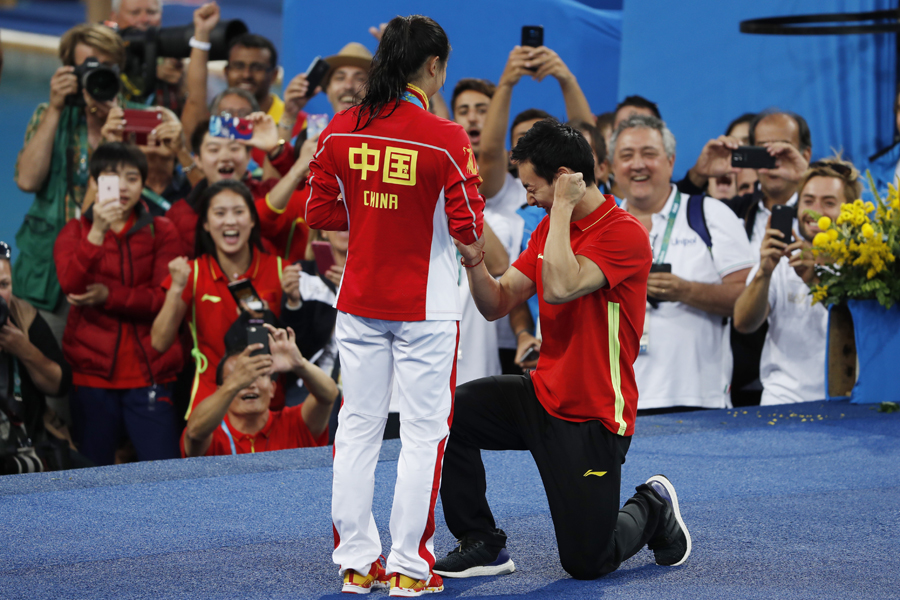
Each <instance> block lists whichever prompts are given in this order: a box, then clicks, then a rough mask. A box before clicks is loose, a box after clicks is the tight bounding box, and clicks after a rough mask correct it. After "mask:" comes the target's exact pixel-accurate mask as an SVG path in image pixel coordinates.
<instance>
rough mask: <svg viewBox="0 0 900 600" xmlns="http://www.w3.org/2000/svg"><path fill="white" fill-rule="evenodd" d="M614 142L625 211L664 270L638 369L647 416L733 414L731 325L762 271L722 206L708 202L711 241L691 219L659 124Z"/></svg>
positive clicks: (653, 290)
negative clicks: (751, 279)
mask: <svg viewBox="0 0 900 600" xmlns="http://www.w3.org/2000/svg"><path fill="white" fill-rule="evenodd" d="M611 141H612V151H613V154H612V156H613V171H614V173H615V176H616V182H617V183H618V185H619V186H620V187H621V189H622V190H623V192H624V195H625V197H624V202H623V203H622V208H624V209H625V210H627V211H628V212H629V213H631V214H632V215H634V216H635V217H637V218H638V220H639V221H640V222H641V223H642V224H643V225H644V227H645V228H646V229H647V231H648V232H649V234H650V244H651V247H652V248H653V258H654V263H655V264H654V265H653V267H652V268H651V271H650V276H649V278H648V280H647V295H648V298H649V301H648V304H647V315H646V317H645V320H644V332H643V336H642V340H641V353H640V355H639V356H638V358H637V360H636V361H635V364H634V372H635V377H636V378H637V383H638V388H639V389H640V390H641V397H640V400H638V409H657V410H660V409H661V410H670V409H672V408H676V407H677V408H684V407H691V408H726V407H730V397H729V393H728V392H729V390H728V383H729V382H730V381H731V368H732V361H731V349H730V348H729V346H728V343H727V336H726V334H727V331H728V329H727V327H728V326H727V320H726V319H725V318H724V317H729V316H731V313H732V311H733V310H734V302H735V300H736V299H737V297H738V296H739V295H740V294H741V291H743V289H744V282H745V281H746V280H747V274H748V273H749V272H750V267H751V266H752V265H753V256H752V254H751V253H750V246H749V243H748V242H747V238H746V236H745V235H744V234H743V232H742V230H741V224H740V221H739V220H738V219H737V217H735V215H734V213H733V212H732V211H731V210H730V209H729V208H728V207H727V206H725V205H724V204H722V203H721V202H719V201H718V200H710V199H708V198H703V197H700V198H698V200H699V201H701V205H700V210H701V211H702V214H703V219H702V221H703V222H704V223H705V224H706V226H707V230H706V236H708V239H704V235H701V233H700V232H698V231H697V230H696V229H695V228H694V225H692V223H693V221H689V220H688V215H687V213H688V206H689V204H690V203H691V202H693V200H691V199H689V198H688V197H686V196H685V194H683V193H682V192H681V191H680V190H678V188H677V187H676V186H675V185H674V184H673V183H672V182H671V180H672V167H673V165H674V164H675V136H673V135H672V132H671V131H669V129H668V128H667V127H666V125H665V123H663V122H662V121H660V120H659V119H657V118H656V117H648V116H645V115H633V116H631V117H629V118H628V119H626V120H625V121H623V122H621V123H620V124H619V127H618V128H617V129H616V131H615V132H614V133H613V137H612V140H611ZM651 302H652V303H651Z"/></svg>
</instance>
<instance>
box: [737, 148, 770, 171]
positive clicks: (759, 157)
mask: <svg viewBox="0 0 900 600" xmlns="http://www.w3.org/2000/svg"><path fill="white" fill-rule="evenodd" d="M731 166H732V167H737V168H739V169H774V168H775V167H776V162H775V157H774V156H772V155H771V154H769V150H768V148H766V147H765V146H740V147H738V148H737V149H735V150H732V151H731Z"/></svg>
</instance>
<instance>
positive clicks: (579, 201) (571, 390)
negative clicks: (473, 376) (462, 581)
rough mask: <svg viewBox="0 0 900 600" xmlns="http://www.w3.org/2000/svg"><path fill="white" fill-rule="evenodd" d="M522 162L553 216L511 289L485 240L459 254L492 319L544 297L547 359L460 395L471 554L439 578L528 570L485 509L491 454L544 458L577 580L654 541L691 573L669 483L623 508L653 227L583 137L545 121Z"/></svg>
mask: <svg viewBox="0 0 900 600" xmlns="http://www.w3.org/2000/svg"><path fill="white" fill-rule="evenodd" d="M512 159H513V161H514V162H515V163H516V164H517V166H518V169H519V177H520V179H521V181H522V184H523V185H524V186H525V189H526V190H527V199H528V203H529V204H531V205H536V206H539V207H540V208H543V209H544V210H545V211H546V212H547V214H548V215H549V216H548V217H545V218H544V220H543V221H542V222H541V223H540V224H539V225H538V227H537V229H536V230H535V231H534V233H533V234H532V237H531V241H530V242H529V245H528V248H527V249H526V250H525V251H524V252H523V253H522V255H521V256H520V257H519V259H518V260H517V261H516V262H515V264H514V265H513V266H512V267H511V268H510V269H509V270H508V271H507V272H506V273H505V274H504V275H503V277H501V278H500V280H499V281H498V280H495V279H494V278H493V277H491V276H490V274H489V273H488V272H487V270H486V269H485V267H484V262H483V261H481V256H482V251H483V249H482V245H483V242H482V241H481V240H479V241H477V242H475V243H474V244H471V245H468V246H464V245H461V244H459V243H457V247H458V248H459V250H460V253H461V254H462V257H463V258H462V262H463V265H464V266H466V267H469V266H470V265H471V267H470V268H467V269H466V272H467V274H468V278H469V287H470V288H471V291H472V295H473V297H474V299H475V304H476V305H477V306H478V310H479V311H481V313H482V314H483V315H484V316H485V317H486V318H487V319H489V320H494V319H497V318H499V317H502V316H503V315H505V314H507V313H508V312H509V310H510V309H511V308H513V307H515V306H518V305H519V304H521V303H522V302H524V301H525V300H526V299H527V298H529V297H530V296H531V295H532V294H534V293H535V292H537V295H538V300H539V301H540V313H541V331H542V333H543V342H542V345H541V356H540V359H539V360H538V364H537V368H536V369H535V370H534V371H533V372H532V373H531V374H530V375H529V374H526V375H505V376H499V377H487V378H484V379H478V380H475V381H473V382H470V383H467V384H465V385H462V386H460V387H459V388H457V390H456V401H455V407H454V415H453V423H452V426H451V430H450V438H449V441H448V443H447V450H446V453H445V455H444V475H443V483H442V486H441V501H442V503H443V506H444V515H445V518H446V520H447V526H448V527H449V529H450V532H451V533H452V534H453V535H454V536H455V537H456V538H457V539H459V546H458V547H457V548H456V549H455V550H453V551H452V552H450V553H449V554H448V555H447V556H446V557H444V558H442V559H441V560H439V561H437V562H436V563H435V565H434V572H435V573H439V574H441V575H443V576H444V577H469V576H472V575H498V574H503V573H509V572H512V571H513V570H515V566H514V564H513V561H512V559H511V558H510V555H509V553H508V551H507V550H506V534H505V533H504V532H503V531H502V530H500V529H498V528H497V526H496V523H495V522H494V518H493V515H492V514H491V510H490V507H489V506H488V503H487V500H486V499H485V490H486V481H485V471H484V465H483V463H482V461H481V454H480V451H481V449H488V450H529V451H530V452H531V454H532V456H533V457H534V460H535V463H537V467H538V470H539V472H540V474H541V479H542V480H543V483H544V489H545V491H546V493H547V499H548V501H549V505H550V514H551V516H552V518H553V524H554V527H555V530H556V540H557V543H558V546H559V555H560V561H561V562H562V566H563V568H564V569H565V570H566V571H567V572H568V573H570V574H571V575H572V576H573V577H576V578H579V579H593V578H596V577H599V576H601V575H604V574H606V573H610V572H611V571H614V570H615V569H616V568H618V566H619V564H620V563H621V562H622V561H624V560H625V559H627V558H628V557H630V556H632V555H633V554H635V553H636V552H637V551H638V550H640V549H641V548H642V547H643V546H644V545H649V547H650V548H651V549H652V550H653V551H654V552H655V555H656V562H657V563H658V564H661V565H678V564H681V563H683V562H684V561H685V560H686V559H687V557H688V555H689V554H690V551H691V538H690V535H689V534H688V531H687V529H686V528H685V526H684V522H683V521H682V519H681V514H680V511H679V507H678V498H677V496H676V494H675V489H674V488H673V487H672V484H671V483H670V482H669V480H668V479H666V478H665V477H664V476H662V475H655V476H653V477H650V478H649V479H648V480H647V481H646V482H645V483H644V484H641V485H639V486H638V487H637V493H636V494H635V495H634V496H632V497H631V498H630V499H629V500H628V502H626V503H625V506H624V507H622V508H621V510H620V509H619V488H620V485H621V466H622V463H623V462H624V461H625V454H626V452H627V451H628V447H629V445H630V443H631V435H632V433H633V432H634V422H635V413H636V410H637V400H638V389H637V385H636V383H635V378H634V369H633V365H634V361H635V359H636V358H637V356H638V352H639V349H640V336H641V331H642V326H643V320H644V312H645V304H646V298H647V277H648V274H649V271H650V263H651V262H652V255H651V250H650V243H649V239H648V235H647V231H646V229H645V228H644V227H643V225H641V223H640V222H639V221H638V220H637V219H636V218H634V217H632V216H631V215H629V214H628V213H627V212H626V211H624V210H622V209H620V208H618V207H617V206H616V203H615V200H614V199H613V197H612V196H604V195H603V194H602V193H601V192H600V190H599V189H598V188H597V185H596V182H595V181H594V159H593V155H592V154H591V147H590V145H589V144H588V143H587V141H585V139H584V138H583V137H582V136H581V134H580V133H578V132H577V131H575V130H574V129H572V128H571V127H568V126H566V125H562V124H560V123H559V122H557V121H555V120H552V119H548V120H544V121H539V122H538V123H536V124H535V125H534V126H533V127H532V129H531V130H530V131H529V132H528V133H527V134H525V136H523V137H522V138H521V139H520V140H519V142H518V143H517V144H516V147H515V149H514V150H513V152H512Z"/></svg>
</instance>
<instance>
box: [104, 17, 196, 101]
mask: <svg viewBox="0 0 900 600" xmlns="http://www.w3.org/2000/svg"><path fill="white" fill-rule="evenodd" d="M162 11H163V7H162V0H113V1H112V13H111V14H110V16H109V20H110V21H111V22H112V23H113V24H115V26H116V27H117V28H118V29H119V31H124V30H127V29H129V28H131V29H132V30H133V31H147V30H148V29H150V28H151V27H156V28H157V29H158V28H159V27H161V26H162ZM183 83H184V62H183V61H182V60H181V59H180V58H172V57H166V58H162V57H160V58H159V59H158V60H157V63H156V85H155V86H154V89H152V90H149V92H150V94H151V95H152V98H151V100H152V103H153V104H155V105H157V106H165V107H166V108H168V109H170V110H172V111H174V112H175V114H181V109H182V108H183V107H184V98H185V95H184V90H183V89H182V88H183Z"/></svg>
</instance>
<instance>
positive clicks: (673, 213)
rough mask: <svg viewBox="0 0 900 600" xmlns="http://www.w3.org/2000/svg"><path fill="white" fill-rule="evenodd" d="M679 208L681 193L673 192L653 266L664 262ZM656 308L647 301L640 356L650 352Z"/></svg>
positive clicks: (654, 252)
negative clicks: (651, 332) (651, 330)
mask: <svg viewBox="0 0 900 600" xmlns="http://www.w3.org/2000/svg"><path fill="white" fill-rule="evenodd" d="M679 208H681V192H679V191H678V190H675V199H674V200H673V201H672V208H671V209H670V210H669V218H668V220H667V222H666V231H665V233H663V238H662V244H660V247H659V251H658V252H657V251H656V249H654V250H653V254H654V256H653V264H654V265H660V264H663V263H664V262H665V261H666V253H668V251H669V240H670V239H671V238H672V229H674V227H675V218H676V217H677V216H678V209H679ZM655 308H657V307H656V306H654V305H653V304H650V301H649V300H647V305H646V309H645V312H644V331H643V332H641V351H640V353H641V354H647V353H648V352H649V351H650V315H651V314H652V312H653V310H654V309H655Z"/></svg>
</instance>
